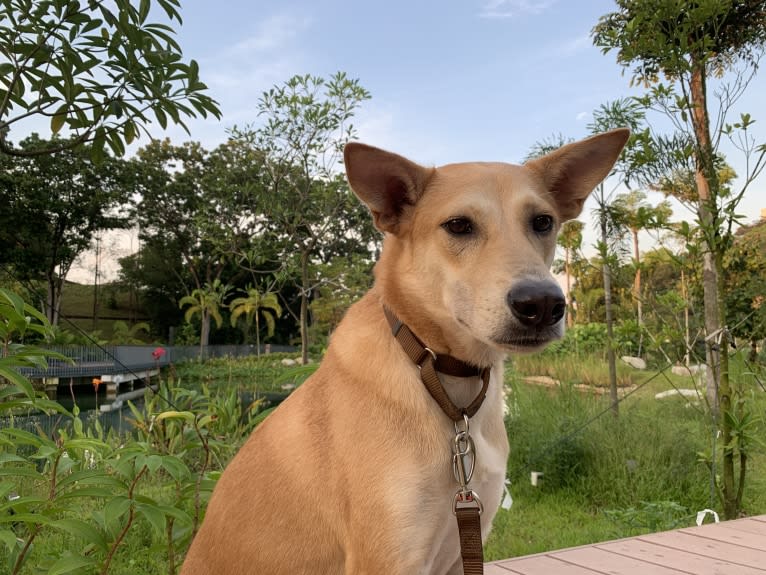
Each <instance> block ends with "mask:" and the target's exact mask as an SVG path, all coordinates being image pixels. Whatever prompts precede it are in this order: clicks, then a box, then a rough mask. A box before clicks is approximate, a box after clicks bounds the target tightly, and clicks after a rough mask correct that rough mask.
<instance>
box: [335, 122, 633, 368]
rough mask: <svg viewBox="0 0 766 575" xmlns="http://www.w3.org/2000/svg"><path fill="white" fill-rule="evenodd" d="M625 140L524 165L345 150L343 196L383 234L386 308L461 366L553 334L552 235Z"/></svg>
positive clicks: (557, 321)
mask: <svg viewBox="0 0 766 575" xmlns="http://www.w3.org/2000/svg"><path fill="white" fill-rule="evenodd" d="M628 135H629V132H628V130H626V129H620V130H614V131H612V132H607V133H604V134H600V135H597V136H593V137H591V138H588V139H585V140H582V141H580V142H576V143H573V144H569V145H566V146H563V147H562V148H559V149H558V150H556V151H554V152H552V153H550V154H548V155H546V156H543V157H541V158H539V159H536V160H533V161H530V162H527V163H526V164H524V165H523V166H518V165H511V164H503V163H464V164H449V165H446V166H441V167H439V168H426V167H423V166H420V165H418V164H416V163H414V162H411V161H410V160H407V159H406V158H403V157H401V156H398V155H396V154H392V153H390V152H386V151H383V150H380V149H378V148H373V147H370V146H366V145H364V144H358V143H349V144H348V145H347V146H346V149H345V162H346V173H347V175H348V179H349V182H350V184H351V187H352V188H353V190H354V192H355V193H356V194H357V196H359V198H360V199H361V200H362V201H363V202H364V203H365V204H367V206H368V207H369V209H370V211H371V212H372V216H373V219H374V221H375V225H376V227H377V228H378V229H380V230H381V231H383V232H385V235H386V238H385V243H384V248H383V253H382V255H381V259H380V262H379V263H378V265H377V266H376V279H377V283H378V285H379V286H380V289H381V290H382V295H383V298H384V301H385V302H386V303H387V304H389V305H391V307H392V308H393V309H394V310H395V311H396V312H397V313H398V314H399V316H400V317H401V319H402V320H404V321H405V323H408V324H409V325H410V327H411V328H412V329H413V331H415V333H416V334H418V335H419V336H420V337H421V339H423V340H424V341H426V342H428V344H429V345H432V346H436V345H438V346H439V347H442V348H446V349H441V350H439V351H445V350H446V351H450V352H457V354H460V355H459V357H463V358H464V359H466V360H468V359H469V357H467V356H471V357H473V359H474V361H478V360H479V358H480V357H482V350H486V351H484V352H483V354H484V357H487V353H488V350H489V349H492V350H495V351H497V350H501V351H512V352H519V351H533V350H536V349H540V348H541V347H542V346H544V345H545V344H547V343H548V342H550V341H551V340H553V339H555V338H558V337H561V336H562V335H563V332H564V326H563V323H564V322H563V317H564V312H565V309H566V303H565V299H564V294H563V293H562V291H561V288H560V287H559V285H558V283H557V282H556V281H555V280H554V278H553V277H552V276H551V273H550V271H549V268H550V265H551V263H552V261H553V256H554V252H555V248H556V234H557V233H558V230H559V228H560V226H561V224H562V223H563V222H565V221H566V220H570V219H573V218H576V217H577V216H578V215H579V214H580V212H581V210H582V207H583V204H584V203H585V200H586V198H587V197H588V195H589V194H590V192H591V191H592V190H593V189H594V188H595V187H596V186H597V185H598V184H599V182H601V181H602V180H603V179H604V178H605V177H606V176H607V174H608V173H609V171H610V169H611V168H612V166H613V164H614V162H615V161H616V159H617V157H618V155H619V153H620V151H621V150H622V148H623V146H624V145H625V142H626V141H627V138H628Z"/></svg>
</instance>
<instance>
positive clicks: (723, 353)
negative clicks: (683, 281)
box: [690, 59, 744, 519]
mask: <svg viewBox="0 0 766 575" xmlns="http://www.w3.org/2000/svg"><path fill="white" fill-rule="evenodd" d="M690 91H691V99H692V123H693V126H694V135H695V139H696V143H697V149H696V154H695V155H696V158H695V160H696V173H695V179H696V183H697V192H698V194H699V219H700V223H701V224H702V229H703V235H704V244H705V245H704V247H705V252H704V254H703V263H702V265H703V271H702V287H703V298H704V305H705V332H706V334H707V335H706V338H705V356H706V363H707V370H706V374H707V375H706V377H707V393H708V401H709V402H710V407H711V409H712V410H713V413H714V415H715V416H716V418H717V421H718V425H719V429H720V430H721V444H722V445H723V446H724V448H723V465H722V467H723V469H722V483H723V486H722V492H723V507H724V516H725V517H726V519H734V518H736V517H737V516H738V515H739V507H738V505H737V501H738V500H741V494H740V495H739V496H738V495H737V491H738V489H737V488H736V487H735V479H734V475H735V474H734V450H733V449H732V448H731V447H730V445H731V443H732V427H731V420H730V417H728V416H729V414H731V409H732V406H731V386H730V382H729V353H728V350H729V342H728V334H727V332H726V330H725V329H723V326H724V324H725V321H726V320H725V313H724V311H725V307H724V305H725V304H724V293H723V290H724V288H723V285H722V282H721V281H720V278H721V276H722V274H723V251H724V250H725V246H724V245H722V244H721V241H720V233H719V229H718V227H719V223H718V221H717V217H715V214H716V213H717V199H718V195H719V185H718V174H717V173H716V170H715V162H714V160H715V156H714V152H713V147H712V143H711V139H710V121H709V118H708V115H707V94H706V85H705V64H704V62H701V61H699V60H695V59H693V60H692V75H691V81H690ZM716 384H717V385H716ZM740 471H741V472H742V473H744V470H740ZM741 486H742V487H744V476H743V477H742V479H741Z"/></svg>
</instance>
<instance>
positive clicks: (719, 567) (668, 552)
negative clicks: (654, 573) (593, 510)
mask: <svg viewBox="0 0 766 575" xmlns="http://www.w3.org/2000/svg"><path fill="white" fill-rule="evenodd" d="M598 548H599V549H604V550H606V551H612V552H613V553H617V554H620V555H625V556H626V557H633V558H635V559H642V560H643V561H646V562H647V563H650V564H653V565H664V566H665V567H669V568H670V569H675V570H676V571H677V572H684V573H693V574H694V575H721V574H722V573H727V569H728V572H729V573H733V572H734V571H733V570H732V568H736V573H737V575H763V574H764V571H763V570H761V569H754V568H752V567H747V566H745V565H738V564H732V563H731V562H729V561H722V560H720V559H716V558H713V557H707V556H704V555H699V554H697V553H690V552H688V551H683V550H681V549H672V548H669V547H665V546H663V545H657V544H656V543H650V542H648V541H642V540H641V539H625V540H623V541H615V542H613V543H606V544H603V545H598Z"/></svg>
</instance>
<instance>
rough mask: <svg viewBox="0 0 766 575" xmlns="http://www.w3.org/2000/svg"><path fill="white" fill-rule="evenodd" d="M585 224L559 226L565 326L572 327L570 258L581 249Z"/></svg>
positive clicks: (575, 222)
mask: <svg viewBox="0 0 766 575" xmlns="http://www.w3.org/2000/svg"><path fill="white" fill-rule="evenodd" d="M584 225H585V224H583V223H582V222H581V221H579V220H570V221H568V222H565V223H564V224H563V225H562V226H561V231H560V232H559V237H558V238H557V240H556V241H557V242H558V245H559V246H561V247H562V248H564V275H565V276H566V283H567V299H568V300H569V301H568V302H567V326H568V327H572V326H573V325H574V310H573V309H572V258H573V254H576V253H577V252H578V250H579V249H580V247H582V230H583V227H584Z"/></svg>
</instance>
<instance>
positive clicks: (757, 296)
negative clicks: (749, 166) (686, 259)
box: [723, 221, 766, 361]
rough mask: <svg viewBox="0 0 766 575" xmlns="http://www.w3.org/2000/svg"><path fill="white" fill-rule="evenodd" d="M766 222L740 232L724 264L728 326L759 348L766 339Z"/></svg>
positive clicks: (754, 348)
mask: <svg viewBox="0 0 766 575" xmlns="http://www.w3.org/2000/svg"><path fill="white" fill-rule="evenodd" d="M764 254H766V221H761V222H759V223H757V224H754V225H752V226H745V227H742V228H740V229H739V230H738V232H737V235H736V237H735V240H734V243H733V245H732V248H731V249H730V250H729V251H728V253H727V254H726V257H725V259H724V262H723V265H724V270H725V272H726V275H725V283H726V311H727V313H728V317H727V325H729V326H730V329H731V332H732V334H733V335H734V336H735V337H738V338H741V339H743V340H745V341H747V342H749V343H751V348H752V354H751V361H754V360H755V359H757V355H756V345H757V342H758V341H759V340H763V339H764V338H766V257H764Z"/></svg>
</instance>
